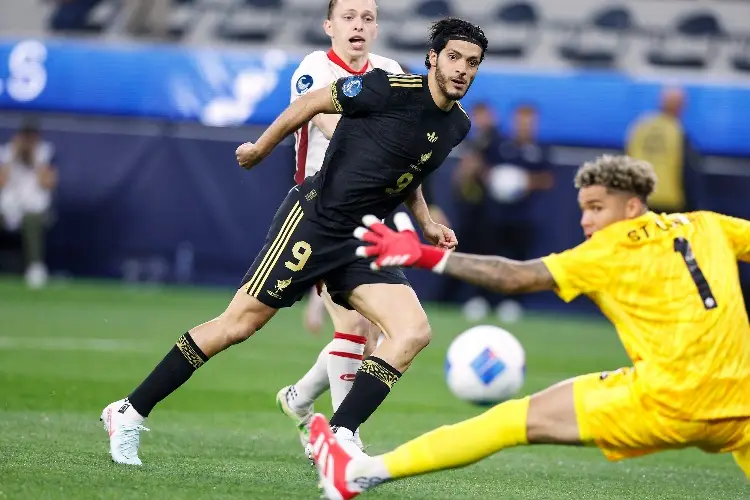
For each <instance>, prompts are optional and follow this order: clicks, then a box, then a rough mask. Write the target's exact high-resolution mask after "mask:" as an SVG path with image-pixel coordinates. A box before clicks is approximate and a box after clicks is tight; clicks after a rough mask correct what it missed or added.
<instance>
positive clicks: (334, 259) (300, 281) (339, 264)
mask: <svg viewBox="0 0 750 500" xmlns="http://www.w3.org/2000/svg"><path fill="white" fill-rule="evenodd" d="M313 214H314V206H313V202H312V201H308V200H306V199H305V197H304V196H303V195H301V194H300V191H299V188H298V187H295V188H293V189H292V190H291V191H290V192H289V194H288V195H287V197H286V199H285V200H284V202H283V203H282V204H281V206H280V207H279V209H278V211H277V212H276V215H275V216H274V218H273V221H272V222H271V228H270V229H269V230H268V235H267V236H266V242H265V244H264V245H263V249H262V250H261V251H260V253H259V254H258V256H257V257H256V258H255V261H254V262H253V265H252V266H250V269H249V270H248V271H247V273H246V274H245V277H244V278H243V280H242V288H243V289H244V290H245V292H246V293H248V294H250V295H252V296H253V297H256V298H257V299H258V300H260V301H261V302H262V303H264V304H266V305H267V306H269V307H273V308H275V309H281V308H283V307H290V306H292V305H294V303H295V302H297V301H298V300H300V299H301V298H302V297H303V296H304V295H305V294H306V293H307V292H309V290H310V288H312V287H313V286H314V285H315V284H316V283H317V282H319V281H321V280H322V281H323V282H324V283H325V284H326V287H327V289H328V293H329V294H330V295H331V298H332V299H333V301H334V302H336V303H337V304H339V305H341V306H343V307H346V308H347V309H352V307H351V306H350V305H349V303H348V302H347V300H346V299H347V296H348V292H351V291H352V290H354V289H355V288H357V287H358V286H359V285H365V284H370V283H390V284H400V285H407V286H408V285H409V281H408V280H407V279H406V276H404V273H403V271H401V269H398V268H388V269H382V270H380V271H373V270H371V269H370V261H369V260H366V259H362V258H360V257H357V256H356V255H355V254H354V252H355V250H356V248H357V247H358V246H360V245H361V242H360V241H359V240H357V239H356V238H354V235H353V228H349V227H346V228H345V227H342V228H340V229H332V228H330V227H328V226H323V225H321V224H319V223H318V222H317V221H316V220H315V217H314V215H313Z"/></svg>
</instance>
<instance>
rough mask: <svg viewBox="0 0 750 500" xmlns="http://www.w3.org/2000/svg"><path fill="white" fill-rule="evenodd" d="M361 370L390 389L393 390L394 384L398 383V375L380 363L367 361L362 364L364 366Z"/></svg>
mask: <svg viewBox="0 0 750 500" xmlns="http://www.w3.org/2000/svg"><path fill="white" fill-rule="evenodd" d="M359 370H360V371H361V372H362V373H366V374H368V375H372V376H373V377H375V378H376V379H378V380H380V381H381V382H383V383H384V384H385V385H387V386H388V388H389V389H392V388H393V384H395V383H396V382H398V375H396V374H395V373H393V372H392V371H390V370H389V369H388V368H386V367H385V366H383V365H381V364H380V363H378V362H376V361H373V360H371V359H366V360H365V361H364V362H363V363H362V366H360V367H359Z"/></svg>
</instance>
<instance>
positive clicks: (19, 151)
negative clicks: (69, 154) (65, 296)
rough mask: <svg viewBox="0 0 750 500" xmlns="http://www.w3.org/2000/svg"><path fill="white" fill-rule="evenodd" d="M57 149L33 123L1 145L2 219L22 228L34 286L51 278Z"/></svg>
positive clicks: (29, 278) (11, 228) (12, 227)
mask: <svg viewBox="0 0 750 500" xmlns="http://www.w3.org/2000/svg"><path fill="white" fill-rule="evenodd" d="M53 152H54V148H53V146H52V144H50V143H49V142H45V141H43V140H41V137H40V134H39V131H38V129H37V128H36V127H35V126H32V125H25V126H23V127H22V128H21V129H20V130H19V131H18V132H17V133H16V135H15V136H14V137H13V138H12V140H11V141H10V142H9V143H8V144H5V145H4V146H2V147H0V223H1V224H2V227H3V228H4V229H5V230H7V231H19V230H20V231H21V236H22V242H23V251H24V257H25V261H26V282H27V284H28V285H29V286H30V287H32V288H41V287H43V286H44V285H45V283H46V282H47V267H46V264H45V260H44V236H45V232H46V229H47V224H48V222H49V217H48V216H49V210H50V205H51V201H52V192H53V191H54V189H55V187H56V186H57V171H56V169H55V167H54V166H53V164H52V158H53Z"/></svg>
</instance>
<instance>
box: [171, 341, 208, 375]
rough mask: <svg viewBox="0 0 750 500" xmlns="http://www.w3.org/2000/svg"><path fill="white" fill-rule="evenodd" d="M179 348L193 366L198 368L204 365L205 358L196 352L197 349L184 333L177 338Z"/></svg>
mask: <svg viewBox="0 0 750 500" xmlns="http://www.w3.org/2000/svg"><path fill="white" fill-rule="evenodd" d="M176 345H177V349H179V350H180V352H181V353H182V355H183V356H185V359H187V360H188V363H190V364H191V365H192V366H193V368H195V369H196V370H197V369H198V368H200V367H201V366H203V363H205V361H203V358H202V357H201V356H200V354H198V353H197V352H195V349H193V346H191V345H190V342H188V340H187V338H185V336H184V335H183V336H182V337H180V338H179V339H178V340H177V344H176Z"/></svg>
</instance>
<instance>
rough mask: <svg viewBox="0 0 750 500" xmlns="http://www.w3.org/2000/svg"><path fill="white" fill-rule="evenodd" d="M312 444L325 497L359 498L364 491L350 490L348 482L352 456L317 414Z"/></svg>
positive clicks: (330, 499) (314, 419)
mask: <svg viewBox="0 0 750 500" xmlns="http://www.w3.org/2000/svg"><path fill="white" fill-rule="evenodd" d="M310 444H311V445H312V459H313V462H315V467H317V469H318V474H319V475H320V487H321V488H322V489H323V495H324V497H325V498H327V499H328V500H349V499H350V498H354V497H356V496H358V495H359V494H360V493H361V492H362V490H360V491H354V490H352V489H350V486H349V485H348V484H347V483H348V481H347V480H346V469H347V466H348V465H349V464H350V463H351V462H352V460H353V459H352V456H351V455H350V454H349V453H347V451H346V450H345V449H344V447H343V446H341V445H340V444H339V442H338V441H337V440H336V437H335V436H334V435H333V431H332V430H331V427H330V426H329V425H328V420H327V419H326V417H324V416H323V415H321V414H320V413H316V414H315V415H314V416H313V418H312V420H311V421H310Z"/></svg>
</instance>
